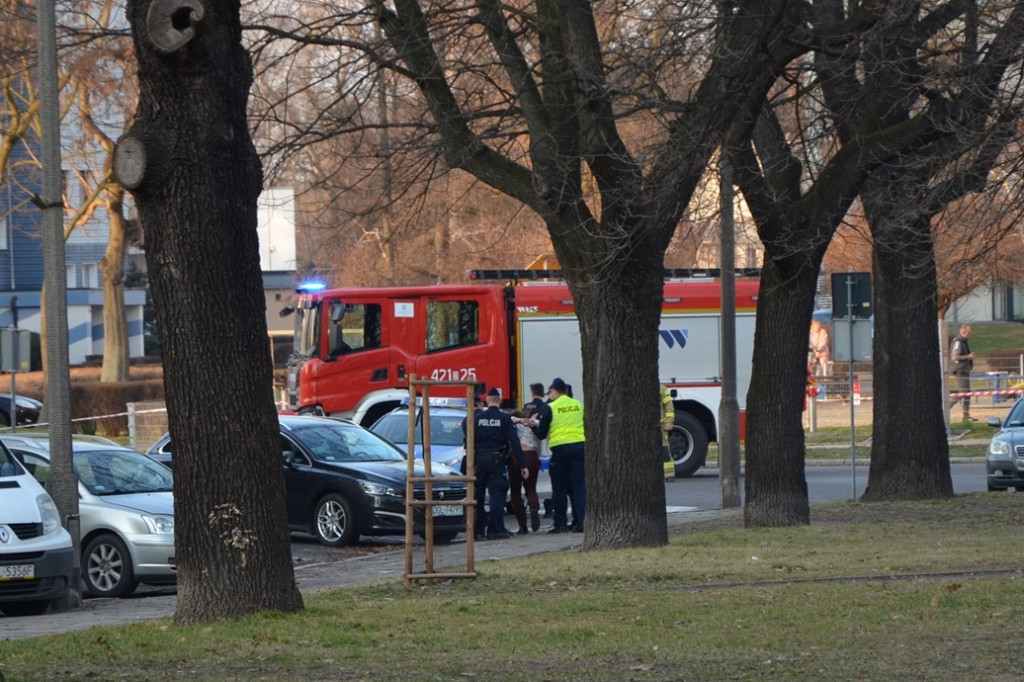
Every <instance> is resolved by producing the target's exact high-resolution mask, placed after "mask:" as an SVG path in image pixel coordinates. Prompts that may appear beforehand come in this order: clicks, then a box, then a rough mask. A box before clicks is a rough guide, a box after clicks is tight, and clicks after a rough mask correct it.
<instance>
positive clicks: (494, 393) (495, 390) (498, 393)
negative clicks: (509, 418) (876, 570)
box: [487, 386, 501, 398]
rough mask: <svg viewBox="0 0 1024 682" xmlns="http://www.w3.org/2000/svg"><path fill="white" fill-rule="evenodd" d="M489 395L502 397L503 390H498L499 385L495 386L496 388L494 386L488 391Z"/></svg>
mask: <svg viewBox="0 0 1024 682" xmlns="http://www.w3.org/2000/svg"><path fill="white" fill-rule="evenodd" d="M487 395H489V396H495V397H498V398H500V397H501V391H499V390H498V387H497V386H495V387H494V388H492V389H491V390H489V391H487Z"/></svg>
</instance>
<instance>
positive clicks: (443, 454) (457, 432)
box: [370, 398, 466, 471]
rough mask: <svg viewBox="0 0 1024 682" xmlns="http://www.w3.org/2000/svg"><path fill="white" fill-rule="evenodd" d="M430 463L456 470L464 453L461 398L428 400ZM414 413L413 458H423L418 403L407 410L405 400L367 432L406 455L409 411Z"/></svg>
mask: <svg viewBox="0 0 1024 682" xmlns="http://www.w3.org/2000/svg"><path fill="white" fill-rule="evenodd" d="M429 406H430V461H431V462H438V463H441V464H445V465H447V466H450V467H451V468H453V469H455V470H456V471H458V469H459V466H460V465H461V463H462V457H463V456H464V455H465V454H466V448H465V443H464V441H465V432H464V431H463V430H462V422H464V421H465V420H466V400H465V398H430V402H429ZM410 410H415V414H416V442H415V443H413V451H414V456H415V457H416V459H423V410H422V406H421V403H420V400H417V404H416V405H415V406H413V407H410V405H409V401H408V399H406V400H405V401H404V402H403V404H402V405H399V406H398V407H396V408H395V409H393V410H392V411H391V412H388V413H387V414H385V415H384V416H383V417H381V418H380V419H378V420H377V421H376V422H375V423H374V424H373V426H371V427H370V430H371V431H373V432H374V433H376V434H377V435H378V436H381V437H382V438H386V439H387V440H389V441H391V442H392V443H394V444H395V445H396V446H398V447H399V448H400V449H402V450H404V451H405V452H406V453H408V452H409V411H410Z"/></svg>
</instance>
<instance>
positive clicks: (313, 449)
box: [292, 422, 405, 462]
mask: <svg viewBox="0 0 1024 682" xmlns="http://www.w3.org/2000/svg"><path fill="white" fill-rule="evenodd" d="M292 434H293V435H294V437H295V439H296V440H298V441H299V443H301V444H302V446H303V447H304V448H305V449H306V450H307V451H308V452H309V454H310V456H311V457H312V458H313V459H315V460H316V461H318V462H404V461H405V457H404V456H403V455H402V453H401V451H399V450H396V449H395V447H394V446H393V445H392V444H391V443H389V442H387V441H386V440H383V439H382V438H380V437H378V436H377V435H375V434H373V433H372V432H370V431H367V430H366V429H364V428H362V427H359V426H355V425H354V424H343V423H341V422H338V423H337V424H329V423H324V422H317V423H315V424H303V425H301V426H297V427H295V428H293V429H292Z"/></svg>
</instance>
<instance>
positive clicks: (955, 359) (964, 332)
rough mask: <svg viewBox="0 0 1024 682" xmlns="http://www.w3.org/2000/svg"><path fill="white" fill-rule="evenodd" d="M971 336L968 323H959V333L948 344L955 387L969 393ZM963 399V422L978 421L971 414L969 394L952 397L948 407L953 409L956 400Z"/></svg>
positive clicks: (972, 358) (972, 367) (972, 365)
mask: <svg viewBox="0 0 1024 682" xmlns="http://www.w3.org/2000/svg"><path fill="white" fill-rule="evenodd" d="M970 338H971V327H970V325H966V324H962V325H960V333H959V334H957V336H956V338H955V339H953V343H951V344H950V346H949V364H950V366H951V367H952V368H953V376H955V377H956V383H957V389H958V392H959V393H970V391H971V370H972V369H974V353H972V352H971V347H970V345H968V343H967V341H968V339H970ZM960 401H963V408H964V418H963V421H965V422H976V421H978V420H977V419H975V418H974V417H972V416H971V396H970V395H965V396H957V397H956V398H954V399H953V402H951V403H950V404H949V409H951V410H952V409H953V406H954V405H956V404H957V403H958V402H960Z"/></svg>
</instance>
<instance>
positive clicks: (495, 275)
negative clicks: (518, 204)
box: [466, 268, 761, 282]
mask: <svg viewBox="0 0 1024 682" xmlns="http://www.w3.org/2000/svg"><path fill="white" fill-rule="evenodd" d="M735 274H736V277H760V276H761V270H760V268H737V269H736V271H735ZM663 276H664V278H665V279H711V278H715V277H721V276H722V271H721V270H720V269H718V268H665V270H664V274H663ZM466 277H468V278H469V279H472V280H495V279H501V280H511V281H513V282H519V281H521V280H527V281H530V280H550V279H565V276H564V275H563V271H562V270H527V269H525V268H524V269H511V270H467V271H466Z"/></svg>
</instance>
